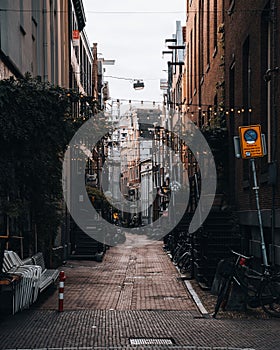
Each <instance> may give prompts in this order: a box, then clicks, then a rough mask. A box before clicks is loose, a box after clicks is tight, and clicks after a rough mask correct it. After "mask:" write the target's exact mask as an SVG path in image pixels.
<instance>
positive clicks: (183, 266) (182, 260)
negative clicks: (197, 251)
mask: <svg viewBox="0 0 280 350" xmlns="http://www.w3.org/2000/svg"><path fill="white" fill-rule="evenodd" d="M172 261H173V262H174V264H175V265H176V266H177V267H178V268H179V270H180V272H181V273H183V274H188V277H189V278H193V275H194V266H193V249H192V243H191V237H190V236H187V237H184V241H183V242H181V243H179V244H178V245H177V248H176V249H175V251H174V255H173V256H172Z"/></svg>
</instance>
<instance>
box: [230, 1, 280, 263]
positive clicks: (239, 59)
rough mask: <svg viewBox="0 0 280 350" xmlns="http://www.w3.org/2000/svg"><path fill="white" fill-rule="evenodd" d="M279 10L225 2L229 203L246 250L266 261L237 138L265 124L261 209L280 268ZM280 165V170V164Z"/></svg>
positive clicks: (269, 4)
mask: <svg viewBox="0 0 280 350" xmlns="http://www.w3.org/2000/svg"><path fill="white" fill-rule="evenodd" d="M279 5H280V1H277V0H275V1H274V0H271V1H267V0H261V1H246V2H242V3H241V2H240V1H234V0H227V1H225V16H224V31H225V98H226V100H225V103H226V106H228V109H229V114H228V115H227V126H228V130H229V145H230V147H229V159H230V161H229V164H230V167H229V184H230V186H229V188H230V191H229V202H230V204H231V205H232V206H233V207H234V208H235V210H236V212H237V214H238V218H239V223H240V225H241V230H242V232H243V234H244V238H245V247H246V248H247V251H248V252H249V253H250V254H253V255H255V256H260V242H259V228H258V219H257V213H256V202H255V195H254V191H253V190H252V187H253V179H252V171H251V169H250V161H249V160H240V159H236V158H235V156H234V149H233V142H232V138H233V136H234V135H238V127H239V126H242V125H254V124H260V125H261V128H262V132H263V133H264V134H265V135H266V142H267V150H268V154H267V156H265V157H264V158H262V159H258V160H257V161H256V162H257V172H258V181H259V185H260V206H261V209H262V217H263V221H264V234H265V239H266V243H267V248H269V260H270V261H271V262H274V261H275V262H276V263H278V264H279V263H280V220H279V219H280V208H279V205H280V196H279V195H280V193H279V185H278V184H279V181H278V180H277V177H276V172H275V170H276V168H277V167H278V169H279V152H278V149H277V147H278V144H277V139H278V135H279V131H280V130H279V117H278V114H277V113H278V108H279V101H280V100H279V89H278V81H279V73H278V68H277V67H278V57H279V34H278V33H279V15H280V13H279ZM277 164H278V165H277Z"/></svg>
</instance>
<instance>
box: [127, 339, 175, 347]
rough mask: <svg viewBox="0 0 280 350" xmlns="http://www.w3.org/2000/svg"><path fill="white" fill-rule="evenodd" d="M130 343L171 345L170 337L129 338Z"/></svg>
mask: <svg viewBox="0 0 280 350" xmlns="http://www.w3.org/2000/svg"><path fill="white" fill-rule="evenodd" d="M129 341H130V345H173V344H174V340H173V339H172V338H130V339H129Z"/></svg>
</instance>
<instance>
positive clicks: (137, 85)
mask: <svg viewBox="0 0 280 350" xmlns="http://www.w3.org/2000/svg"><path fill="white" fill-rule="evenodd" d="M133 88H134V90H142V89H144V82H143V81H142V80H135V81H134V83H133Z"/></svg>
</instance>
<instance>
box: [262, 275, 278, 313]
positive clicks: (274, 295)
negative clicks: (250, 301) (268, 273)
mask: <svg viewBox="0 0 280 350" xmlns="http://www.w3.org/2000/svg"><path fill="white" fill-rule="evenodd" d="M260 303H261V306H262V308H263V310H264V311H265V312H266V313H267V314H269V315H271V316H273V317H279V318H280V276H278V277H277V278H272V279H270V280H269V279H267V280H265V281H264V282H263V283H262V285H261V288H260Z"/></svg>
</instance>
